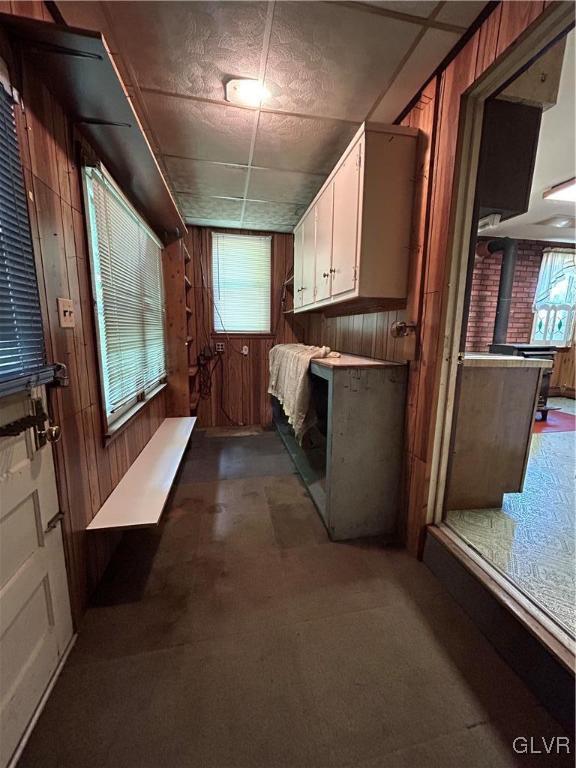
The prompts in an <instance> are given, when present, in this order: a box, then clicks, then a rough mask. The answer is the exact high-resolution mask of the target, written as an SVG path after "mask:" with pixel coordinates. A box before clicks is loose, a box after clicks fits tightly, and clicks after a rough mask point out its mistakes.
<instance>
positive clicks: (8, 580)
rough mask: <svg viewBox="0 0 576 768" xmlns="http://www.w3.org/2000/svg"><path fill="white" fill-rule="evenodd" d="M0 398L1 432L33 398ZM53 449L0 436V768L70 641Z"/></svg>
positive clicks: (26, 434) (28, 432)
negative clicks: (2, 427)
mask: <svg viewBox="0 0 576 768" xmlns="http://www.w3.org/2000/svg"><path fill="white" fill-rule="evenodd" d="M43 394H44V393H43V390H42V389H38V390H35V391H34V392H33V394H32V396H31V395H29V394H18V395H11V396H9V397H4V398H1V399H0V426H3V425H6V424H8V423H10V422H13V421H16V420H17V419H19V418H21V417H24V416H27V415H30V414H31V413H32V407H33V399H32V398H33V397H41V396H43ZM58 510H59V506H58V496H57V493H56V480H55V476H54V462H53V457H52V446H51V444H50V443H47V444H46V445H44V446H43V447H41V448H39V449H37V448H36V445H35V440H34V430H33V429H32V428H28V429H25V430H24V431H23V432H21V433H20V434H18V435H16V436H13V437H0V766H1V768H4V766H6V765H7V764H8V763H9V761H10V758H11V757H12V755H13V753H14V750H15V749H16V747H17V746H18V743H19V741H20V739H21V737H22V735H23V734H24V731H25V730H26V726H27V725H28V723H29V722H30V720H31V718H32V716H33V714H34V711H35V709H36V707H37V706H38V703H39V701H40V699H41V698H42V694H43V693H44V691H45V690H46V687H47V686H48V684H49V682H50V678H51V677H52V675H53V674H54V672H55V670H56V668H57V666H58V662H59V660H60V658H61V657H62V655H63V653H64V652H65V651H66V649H67V647H68V645H69V643H70V640H71V638H72V619H71V615H70V602H69V596H68V583H67V580H66V568H65V564H64V549H63V545H62V531H61V527H60V520H59V515H58Z"/></svg>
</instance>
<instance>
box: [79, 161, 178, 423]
mask: <svg viewBox="0 0 576 768" xmlns="http://www.w3.org/2000/svg"><path fill="white" fill-rule="evenodd" d="M84 188H85V194H86V200H87V206H86V208H87V211H88V220H89V221H88V224H89V235H90V237H89V241H90V251H91V271H92V291H93V295H94V305H95V319H96V328H97V336H98V352H99V359H100V374H101V382H102V391H103V399H104V407H105V415H106V423H107V426H108V429H110V427H111V426H112V425H115V424H117V423H118V420H120V419H122V417H124V416H126V414H127V413H130V412H131V410H132V409H133V407H134V406H135V405H136V404H137V403H138V402H140V401H142V400H145V399H146V397H147V396H148V395H149V394H150V393H151V392H153V390H154V389H155V388H156V387H157V386H158V385H159V384H160V383H161V382H162V381H163V380H164V379H165V377H166V363H165V349H164V289H163V284H162V260H161V257H162V245H161V243H160V241H159V240H158V239H157V238H156V236H155V235H154V233H153V232H152V230H151V229H150V228H149V227H148V226H147V224H146V223H145V221H144V220H143V219H142V218H141V217H140V216H139V215H138V213H137V212H136V211H135V209H134V208H133V207H132V206H131V205H130V203H129V202H128V200H127V199H126V198H125V197H124V195H123V194H122V192H121V191H120V190H119V188H118V187H117V186H116V184H115V183H114V181H113V180H112V179H111V177H110V176H109V175H108V174H107V173H106V172H105V171H104V170H103V169H102V168H93V167H90V168H84ZM123 420H124V419H122V421H123Z"/></svg>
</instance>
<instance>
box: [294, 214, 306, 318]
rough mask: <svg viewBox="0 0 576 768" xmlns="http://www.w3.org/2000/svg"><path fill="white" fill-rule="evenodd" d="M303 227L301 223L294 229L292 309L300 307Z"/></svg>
mask: <svg viewBox="0 0 576 768" xmlns="http://www.w3.org/2000/svg"><path fill="white" fill-rule="evenodd" d="M303 234H304V227H303V226H302V223H300V224H298V226H297V227H296V228H295V229H294V285H293V289H294V309H298V307H301V306H302V290H301V288H302V266H303V262H304V250H303V246H304V243H303V239H302V235H303Z"/></svg>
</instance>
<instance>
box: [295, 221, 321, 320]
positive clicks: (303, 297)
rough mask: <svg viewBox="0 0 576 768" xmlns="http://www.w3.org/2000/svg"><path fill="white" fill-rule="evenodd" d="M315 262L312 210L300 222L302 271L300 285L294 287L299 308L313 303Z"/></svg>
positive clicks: (314, 224)
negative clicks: (298, 294) (298, 293)
mask: <svg viewBox="0 0 576 768" xmlns="http://www.w3.org/2000/svg"><path fill="white" fill-rule="evenodd" d="M315 261H316V216H315V212H314V211H313V210H312V211H310V213H308V215H307V216H305V217H304V219H303V221H302V270H301V275H302V279H301V283H300V285H294V290H295V291H296V292H298V291H299V292H300V306H301V307H307V306H309V305H311V304H313V303H314V265H315Z"/></svg>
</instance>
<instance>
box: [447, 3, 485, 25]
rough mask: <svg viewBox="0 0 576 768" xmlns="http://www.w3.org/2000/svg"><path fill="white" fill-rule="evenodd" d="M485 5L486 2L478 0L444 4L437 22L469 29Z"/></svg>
mask: <svg viewBox="0 0 576 768" xmlns="http://www.w3.org/2000/svg"><path fill="white" fill-rule="evenodd" d="M485 5H486V3H485V2H477V1H476V0H450V2H449V3H444V5H443V7H442V8H441V10H440V13H439V14H438V16H436V18H435V21H443V22H445V23H446V24H457V25H458V26H460V27H469V26H470V24H472V22H473V21H474V19H475V18H476V17H477V16H478V14H479V13H481V11H482V10H483V8H484V6H485Z"/></svg>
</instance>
